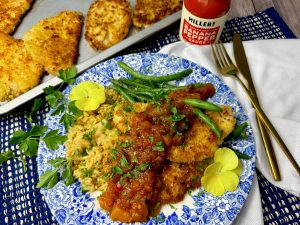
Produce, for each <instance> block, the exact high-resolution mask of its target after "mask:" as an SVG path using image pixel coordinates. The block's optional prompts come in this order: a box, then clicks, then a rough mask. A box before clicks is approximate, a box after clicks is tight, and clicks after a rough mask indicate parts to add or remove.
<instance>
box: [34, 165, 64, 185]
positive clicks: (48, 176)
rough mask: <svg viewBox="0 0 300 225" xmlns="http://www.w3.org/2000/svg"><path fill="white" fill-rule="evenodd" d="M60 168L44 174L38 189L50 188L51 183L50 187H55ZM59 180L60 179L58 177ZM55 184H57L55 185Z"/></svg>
mask: <svg viewBox="0 0 300 225" xmlns="http://www.w3.org/2000/svg"><path fill="white" fill-rule="evenodd" d="M58 170H59V168H57V169H55V170H47V171H46V172H45V173H44V174H42V175H41V176H40V179H39V182H38V184H37V185H36V187H37V188H44V187H48V184H49V183H50V185H49V187H51V186H52V187H54V185H55V184H56V183H57V181H58V179H57V181H56V183H55V179H56V177H57V173H58ZM57 178H58V177H57ZM54 183H55V184H54Z"/></svg>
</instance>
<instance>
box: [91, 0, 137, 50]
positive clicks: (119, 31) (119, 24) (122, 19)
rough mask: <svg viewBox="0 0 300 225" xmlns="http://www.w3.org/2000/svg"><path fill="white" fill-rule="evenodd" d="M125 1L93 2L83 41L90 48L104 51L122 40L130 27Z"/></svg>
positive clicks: (129, 15) (128, 9) (128, 8)
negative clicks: (87, 43)
mask: <svg viewBox="0 0 300 225" xmlns="http://www.w3.org/2000/svg"><path fill="white" fill-rule="evenodd" d="M131 24H132V22H131V13H130V4H129V2H128V1H127V0H98V1H95V2H94V3H93V4H92V5H91V7H90V9H89V11H88V14H87V21H86V27H85V30H86V31H85V39H86V40H87V41H88V42H89V44H90V45H91V47H92V48H94V49H96V50H99V51H101V50H105V49H107V48H109V47H110V46H112V45H114V44H116V43H118V42H119V41H121V40H123V39H124V38H125V37H126V36H127V35H128V33H129V29H130V26H131Z"/></svg>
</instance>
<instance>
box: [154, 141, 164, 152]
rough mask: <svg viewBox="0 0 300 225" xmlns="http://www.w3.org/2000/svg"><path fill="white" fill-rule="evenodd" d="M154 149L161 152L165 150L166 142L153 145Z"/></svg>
mask: <svg viewBox="0 0 300 225" xmlns="http://www.w3.org/2000/svg"><path fill="white" fill-rule="evenodd" d="M152 151H159V152H163V151H165V146H164V143H163V142H162V141H159V142H157V143H156V145H155V146H154V147H152Z"/></svg>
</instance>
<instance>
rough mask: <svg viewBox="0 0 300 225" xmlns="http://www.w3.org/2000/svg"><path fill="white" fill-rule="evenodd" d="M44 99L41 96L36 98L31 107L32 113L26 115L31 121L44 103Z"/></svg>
mask: <svg viewBox="0 0 300 225" xmlns="http://www.w3.org/2000/svg"><path fill="white" fill-rule="evenodd" d="M43 103H44V100H43V99H41V98H36V99H34V102H33V106H32V107H31V110H30V113H29V114H28V115H27V116H26V118H27V119H28V120H29V122H30V123H32V121H33V118H32V117H33V115H34V113H35V112H36V111H38V110H39V109H40V107H41V106H42V105H43Z"/></svg>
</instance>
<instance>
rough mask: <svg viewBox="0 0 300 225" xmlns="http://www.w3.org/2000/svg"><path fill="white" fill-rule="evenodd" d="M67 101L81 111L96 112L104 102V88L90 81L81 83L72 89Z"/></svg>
mask: <svg viewBox="0 0 300 225" xmlns="http://www.w3.org/2000/svg"><path fill="white" fill-rule="evenodd" d="M69 99H70V100H71V101H75V106H76V107H77V108H78V109H80V110H82V111H92V110H96V109H97V108H98V107H99V105H100V104H102V103H104V102H105V101H106V96H105V88H104V86H102V85H101V84H98V83H95V82H92V81H83V82H81V83H79V84H78V85H77V86H75V87H73V88H72V90H71V92H70V95H69Z"/></svg>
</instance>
